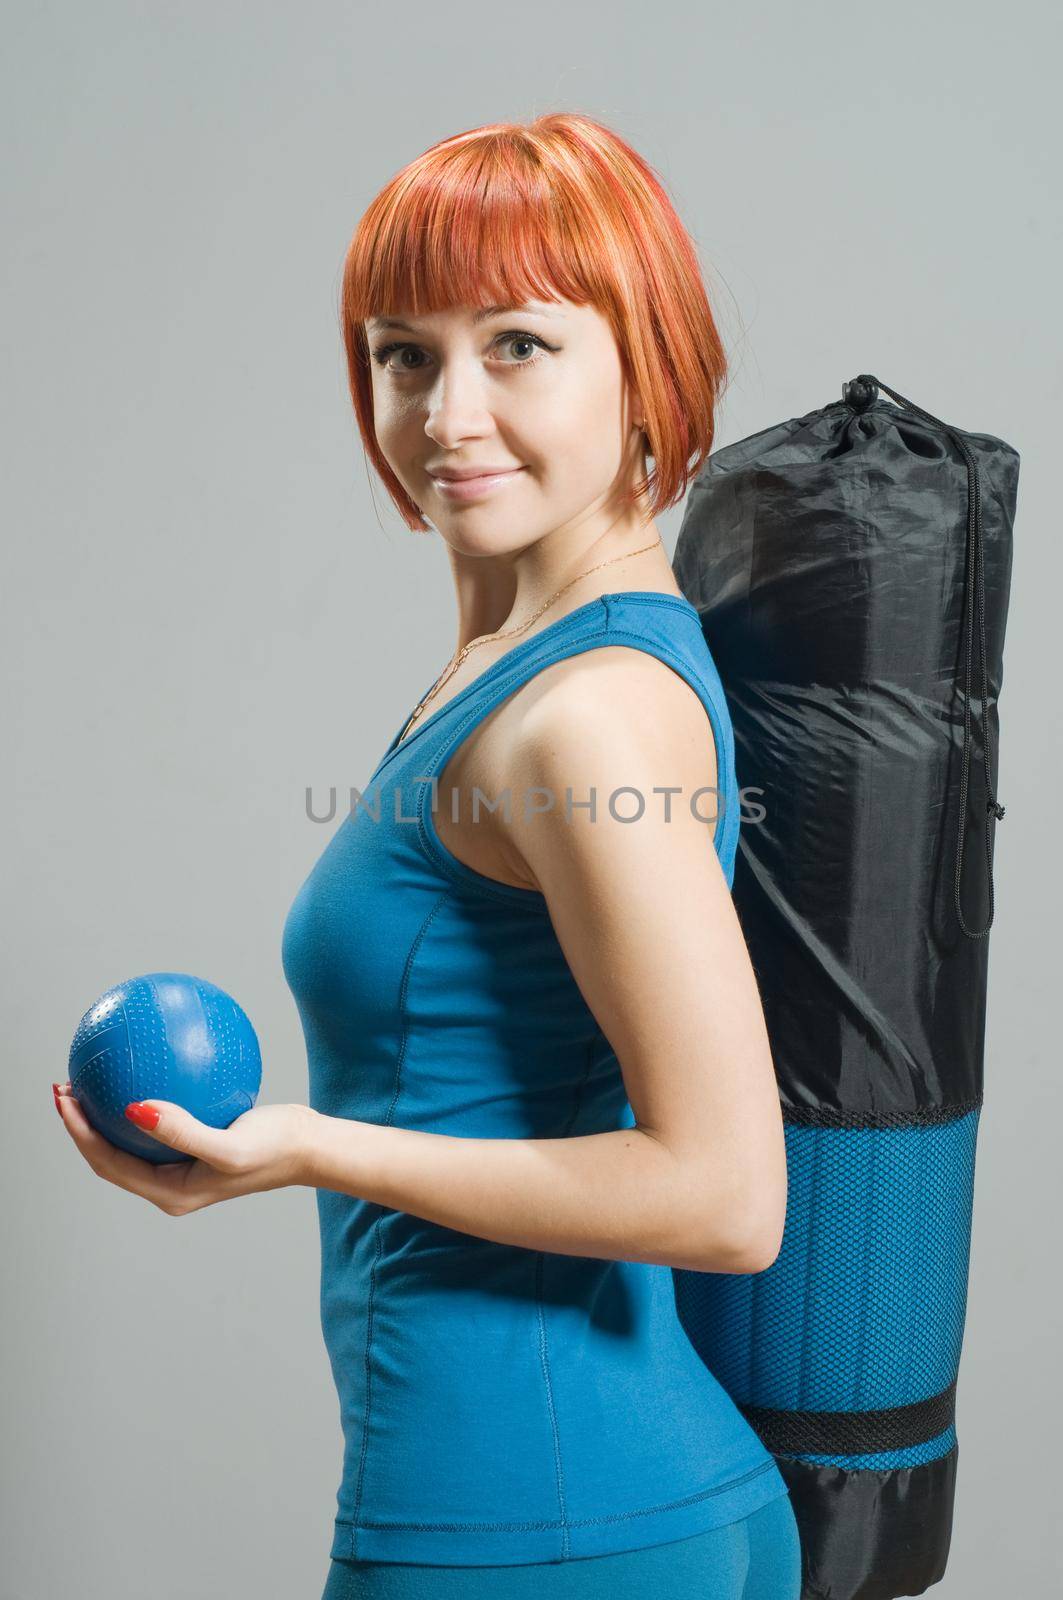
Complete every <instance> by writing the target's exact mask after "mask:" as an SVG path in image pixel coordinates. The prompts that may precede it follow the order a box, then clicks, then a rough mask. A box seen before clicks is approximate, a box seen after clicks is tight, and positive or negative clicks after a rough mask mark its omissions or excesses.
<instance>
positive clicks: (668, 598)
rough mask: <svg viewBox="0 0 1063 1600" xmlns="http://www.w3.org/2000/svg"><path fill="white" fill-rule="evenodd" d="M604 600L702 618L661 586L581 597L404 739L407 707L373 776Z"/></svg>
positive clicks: (507, 653) (691, 607) (472, 680)
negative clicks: (642, 604) (501, 674)
mask: <svg viewBox="0 0 1063 1600" xmlns="http://www.w3.org/2000/svg"><path fill="white" fill-rule="evenodd" d="M606 600H646V601H650V602H653V603H659V604H663V605H668V606H675V607H676V608H677V609H678V610H680V611H688V612H691V613H692V614H693V615H694V616H695V617H697V618H698V621H699V623H700V620H701V618H700V613H699V612H698V610H697V607H696V606H693V605H691V603H690V601H689V600H687V599H686V598H685V597H684V596H682V595H676V594H667V593H665V592H664V591H663V590H661V589H617V590H615V591H611V592H610V593H608V594H597V595H595V596H594V599H593V600H586V601H584V603H583V605H581V606H576V608H575V609H574V610H573V611H566V613H565V615H564V616H563V617H558V618H557V620H556V621H555V622H551V623H549V624H548V626H547V627H545V628H540V629H539V631H538V633H533V634H532V636H531V638H530V639H522V640H521V641H520V642H519V643H518V644H515V645H513V646H512V648H511V649H509V650H507V651H506V652H505V653H504V654H503V655H500V656H499V657H498V658H497V660H495V661H492V662H491V663H490V664H489V665H488V666H486V667H485V668H484V670H483V671H482V672H480V673H478V674H477V676H476V677H475V678H471V679H470V680H469V682H468V683H467V684H466V685H465V687H464V688H463V689H459V690H458V692H457V694H455V695H452V697H451V698H450V699H449V700H448V701H447V702H446V704H445V705H442V706H440V707H439V708H438V710H436V711H433V712H431V713H430V714H429V715H428V716H427V717H425V719H424V721H423V722H420V723H418V725H417V727H416V728H414V729H413V731H412V733H410V734H409V735H408V736H407V737H406V738H405V739H403V738H402V737H401V734H402V730H403V729H404V728H405V726H406V724H407V722H409V720H410V717H411V716H412V715H413V708H412V707H411V709H410V711H409V712H408V713H407V715H406V716H405V717H404V718H403V720H402V722H401V723H400V724H399V729H398V732H397V733H396V734H395V735H394V736H393V738H392V740H391V743H390V744H389V745H388V747H387V749H386V750H385V751H384V754H383V755H382V756H381V758H380V761H379V764H378V766H377V769H376V771H375V772H374V773H373V778H376V777H377V776H378V775H379V774H380V773H381V772H382V771H383V769H384V766H385V765H386V763H387V762H389V761H390V760H391V758H392V756H393V755H396V754H397V753H398V752H399V751H400V750H405V749H406V748H407V746H409V745H411V744H413V743H414V742H415V741H416V739H417V738H418V736H419V735H420V734H422V733H424V731H425V729H426V728H431V727H432V726H433V725H434V724H435V723H437V722H438V721H439V720H440V719H441V718H442V717H444V716H446V714H447V712H448V711H450V710H452V709H453V708H454V707H455V706H457V705H459V704H461V703H462V702H463V701H465V700H467V699H468V697H469V696H470V695H471V694H472V693H473V692H474V691H475V690H476V689H479V688H481V687H482V686H483V684H484V683H486V681H487V680H488V678H490V677H491V675H492V674H493V673H494V672H496V671H497V670H498V669H499V668H500V667H503V666H507V665H512V664H513V663H514V662H515V661H518V660H523V658H524V654H525V652H527V651H530V650H531V649H532V647H533V646H534V645H537V644H539V643H541V641H542V640H544V639H546V638H548V637H553V636H556V635H557V634H558V633H560V632H561V631H562V630H563V629H564V628H566V627H569V626H571V624H572V623H573V622H575V621H577V620H582V619H583V618H584V617H586V616H587V615H588V614H589V613H590V612H591V611H592V610H593V608H594V607H595V606H601V605H602V603H603V601H606Z"/></svg>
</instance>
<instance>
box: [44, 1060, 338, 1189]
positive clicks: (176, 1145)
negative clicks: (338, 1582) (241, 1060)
mask: <svg viewBox="0 0 1063 1600" xmlns="http://www.w3.org/2000/svg"><path fill="white" fill-rule="evenodd" d="M55 1103H56V1106H57V1108H58V1111H59V1115H60V1116H61V1117H62V1119H63V1124H64V1126H65V1127H66V1131H67V1133H69V1135H70V1137H71V1138H72V1139H73V1141H74V1143H75V1144H76V1145H77V1147H78V1149H79V1150H80V1151H81V1154H82V1155H83V1156H84V1157H85V1160H86V1161H87V1162H88V1164H89V1166H90V1167H91V1168H92V1170H93V1172H95V1174H96V1176H97V1177H99V1178H106V1179H107V1182H108V1183H114V1184H117V1185H118V1187H119V1189H128V1190H129V1192H130V1193H131V1194H139V1195H140V1196H141V1197H142V1198H143V1199H145V1200H150V1201H151V1203H152V1205H154V1206H158V1208H159V1210H160V1211H165V1212H166V1213H167V1215H168V1216H171V1217H183V1216H187V1215H188V1213H189V1212H191V1211H201V1210H202V1209H203V1207H204V1206H212V1205H214V1204H215V1203H216V1202H217V1201H218V1200H235V1199H236V1198H237V1196H239V1195H244V1194H260V1193H264V1192H265V1191H266V1190H268V1189H282V1188H285V1187H287V1186H288V1185H298V1184H304V1183H307V1182H308V1176H307V1175H308V1173H309V1170H310V1167H309V1152H310V1145H311V1136H312V1129H313V1126H314V1124H315V1122H316V1120H317V1116H318V1114H317V1112H316V1111H314V1110H313V1109H312V1108H311V1107H310V1106H299V1105H279V1106H253V1107H252V1108H251V1110H250V1111H245V1112H244V1113H243V1114H242V1115H241V1116H239V1117H237V1118H236V1120H235V1121H234V1122H231V1123H230V1124H229V1126H228V1127H227V1128H209V1127H208V1126H207V1124H206V1123H205V1122H200V1120H199V1118H198V1117H194V1116H192V1114H191V1113H190V1112H188V1111H185V1110H184V1108H183V1107H182V1106H178V1105H175V1104H174V1103H173V1101H171V1100H143V1101H141V1102H140V1104H141V1105H145V1106H152V1107H154V1108H155V1109H156V1110H157V1111H159V1112H160V1116H159V1121H158V1123H157V1125H156V1126H155V1127H154V1128H150V1129H148V1128H145V1129H144V1130H143V1131H144V1132H146V1133H149V1134H150V1136H151V1137H152V1138H153V1139H158V1140H159V1141H160V1143H162V1144H167V1145H169V1146H170V1148H171V1149H173V1150H180V1151H181V1152H182V1154H184V1155H187V1156H192V1157H193V1158H194V1159H193V1160H191V1161H174V1162H168V1163H167V1164H166V1165H164V1166H156V1165H155V1164H154V1163H153V1162H151V1161H143V1160H142V1159H141V1158H140V1157H139V1156H133V1155H130V1154H129V1153H128V1151H126V1150H120V1149H119V1148H118V1146H117V1145H114V1144H112V1143H111V1141H110V1140H109V1139H105V1138H104V1137H103V1135H102V1134H101V1133H98V1132H97V1130H96V1129H95V1128H94V1127H93V1126H92V1124H91V1122H90V1121H89V1119H88V1118H87V1117H86V1115H85V1113H84V1111H83V1110H82V1109H81V1106H80V1105H79V1104H78V1101H77V1100H76V1098H75V1097H74V1095H73V1094H72V1093H71V1090H70V1085H69V1083H65V1084H60V1085H58V1086H57V1088H56V1089H55ZM138 1126H139V1124H138Z"/></svg>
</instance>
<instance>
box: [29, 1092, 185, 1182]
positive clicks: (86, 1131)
mask: <svg viewBox="0 0 1063 1600" xmlns="http://www.w3.org/2000/svg"><path fill="white" fill-rule="evenodd" d="M58 1100H59V1107H60V1110H59V1115H60V1116H61V1117H62V1119H63V1123H64V1126H65V1127H66V1130H67V1132H68V1133H69V1135H70V1137H71V1138H72V1139H73V1141H74V1143H75V1144H76V1145H77V1147H78V1149H79V1150H80V1151H81V1153H82V1155H83V1156H84V1157H85V1160H86V1161H87V1162H88V1164H89V1166H90V1167H91V1168H92V1170H93V1172H95V1174H96V1175H97V1177H99V1178H105V1179H106V1180H107V1182H108V1183H113V1184H116V1185H117V1187H118V1188H119V1189H125V1190H126V1191H127V1192H128V1193H130V1194H138V1195H140V1196H141V1198H142V1199H144V1200H150V1201H151V1202H152V1203H153V1204H154V1205H157V1206H161V1207H162V1208H163V1209H166V1208H167V1207H169V1206H172V1205H173V1204H174V1203H175V1201H176V1200H178V1199H179V1198H180V1196H181V1194H182V1192H183V1189H184V1185H185V1183H186V1181H187V1177H188V1169H189V1167H190V1166H191V1165H192V1163H191V1162H183V1161H182V1162H180V1163H177V1162H173V1163H170V1164H169V1165H167V1166H157V1165H156V1164H155V1163H154V1162H153V1161H144V1160H142V1159H141V1157H140V1156H134V1155H130V1154H129V1152H128V1151H126V1150H120V1149H119V1147H118V1146H117V1145H116V1144H112V1143H111V1141H110V1139H105V1138H104V1136H103V1134H102V1133H99V1132H98V1131H97V1129H95V1128H94V1127H93V1126H92V1123H91V1122H90V1121H89V1119H88V1117H87V1116H86V1115H85V1113H84V1111H83V1110H82V1108H81V1105H80V1103H79V1101H78V1098H77V1096H76V1095H74V1094H71V1093H67V1094H60V1095H59V1096H58Z"/></svg>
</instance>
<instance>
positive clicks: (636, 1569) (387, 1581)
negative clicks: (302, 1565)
mask: <svg viewBox="0 0 1063 1600" xmlns="http://www.w3.org/2000/svg"><path fill="white" fill-rule="evenodd" d="M800 1594H801V1544H800V1540H799V1538H798V1532H797V1522H796V1519H795V1517H794V1513H793V1507H792V1506H791V1504H790V1496H789V1495H788V1494H784V1495H778V1496H777V1497H776V1498H775V1499H774V1500H769V1502H768V1504H767V1505H766V1506H761V1508H760V1510H759V1511H753V1512H751V1513H750V1514H749V1516H747V1517H742V1518H741V1519H740V1520H739V1521H738V1522H728V1523H726V1524H725V1525H724V1526H723V1527H721V1528H712V1529H710V1531H709V1532H708V1533H699V1534H695V1535H694V1537H693V1538H690V1539H676V1540H673V1541H671V1542H670V1543H669V1544H654V1545H648V1546H647V1547H646V1548H645V1549H643V1550H623V1551H621V1552H620V1553H619V1555H611V1556H587V1557H584V1558H583V1559H581V1560H574V1561H539V1562H534V1563H532V1564H531V1565H526V1566H521V1567H435V1566H422V1565H419V1564H416V1563H412V1562H400V1561H347V1560H345V1559H343V1558H342V1557H337V1558H333V1560H332V1562H331V1564H330V1568H329V1575H328V1581H327V1582H326V1584H325V1592H324V1594H323V1595H322V1596H321V1600H533V1597H534V1600H540V1596H542V1597H544V1600H658V1597H659V1596H661V1595H668V1596H669V1600H705V1597H706V1596H709V1595H711V1596H712V1600H800Z"/></svg>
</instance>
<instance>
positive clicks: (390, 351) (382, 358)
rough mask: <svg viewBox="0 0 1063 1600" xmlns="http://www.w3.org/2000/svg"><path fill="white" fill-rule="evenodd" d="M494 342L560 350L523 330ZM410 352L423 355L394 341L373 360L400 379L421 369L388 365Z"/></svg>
mask: <svg viewBox="0 0 1063 1600" xmlns="http://www.w3.org/2000/svg"><path fill="white" fill-rule="evenodd" d="M494 342H495V344H503V345H504V344H523V345H529V344H531V345H537V346H538V347H539V350H540V351H542V352H547V351H549V352H550V353H555V352H556V351H557V350H559V349H560V346H559V345H552V344H547V342H546V340H545V339H540V337H539V335H538V334H537V333H527V332H525V331H524V329H523V328H511V329H510V330H509V332H508V333H500V334H499V335H498V338H497V339H496V340H495V341H494ZM411 351H412V352H413V353H414V354H415V355H423V354H424V351H423V350H422V348H421V346H420V345H418V344H407V343H402V342H401V341H398V340H396V341H394V342H393V343H391V344H385V345H381V347H380V348H379V350H374V351H373V360H374V361H376V362H378V363H379V364H380V366H382V367H384V368H385V370H386V371H388V372H391V373H393V374H394V375H395V376H396V377H401V376H402V375H403V374H404V373H408V372H420V371H421V369H422V363H421V362H418V363H417V364H416V365H415V366H409V365H406V364H405V363H404V362H403V363H400V365H399V366H398V367H392V366H391V365H390V361H391V357H392V356H393V355H396V354H399V353H401V354H402V355H405V354H407V353H408V352H411ZM542 359H543V357H542V355H534V356H530V357H528V358H527V359H523V360H517V361H505V362H503V366H507V367H532V366H535V364H536V362H538V361H541V360H542Z"/></svg>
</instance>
